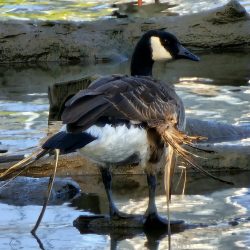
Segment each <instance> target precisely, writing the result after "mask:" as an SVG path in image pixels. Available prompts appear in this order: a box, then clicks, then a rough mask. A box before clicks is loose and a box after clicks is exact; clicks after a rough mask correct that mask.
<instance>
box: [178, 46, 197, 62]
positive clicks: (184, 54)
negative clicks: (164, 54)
mask: <svg viewBox="0 0 250 250" xmlns="http://www.w3.org/2000/svg"><path fill="white" fill-rule="evenodd" d="M178 49H179V52H178V54H177V58H184V59H189V60H192V61H200V58H199V57H198V56H196V55H194V54H192V53H191V52H190V51H189V50H187V49H186V48H185V47H183V46H182V45H179V46H178Z"/></svg>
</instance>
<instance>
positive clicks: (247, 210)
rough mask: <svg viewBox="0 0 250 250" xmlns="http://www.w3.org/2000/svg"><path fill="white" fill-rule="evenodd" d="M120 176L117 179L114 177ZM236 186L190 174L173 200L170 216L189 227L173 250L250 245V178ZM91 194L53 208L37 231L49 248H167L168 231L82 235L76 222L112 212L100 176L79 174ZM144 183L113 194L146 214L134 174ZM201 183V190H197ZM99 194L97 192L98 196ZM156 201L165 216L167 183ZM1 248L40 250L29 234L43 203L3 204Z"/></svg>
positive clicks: (176, 237) (241, 177)
mask: <svg viewBox="0 0 250 250" xmlns="http://www.w3.org/2000/svg"><path fill="white" fill-rule="evenodd" d="M115 178H117V177H115ZM224 178H227V179H233V180H234V181H235V183H236V185H235V187H233V188H231V187H230V188H229V187H228V186H225V185H223V184H218V183H214V181H211V180H208V179H206V178H204V177H201V176H197V175H196V176H195V177H192V176H189V177H188V182H187V189H186V192H187V193H186V195H185V196H182V195H180V192H179V191H178V192H175V195H173V197H172V203H171V208H170V209H171V218H172V219H178V220H180V219H182V220H184V221H185V223H186V225H187V226H188V225H189V228H188V229H186V230H184V231H183V232H180V233H177V234H173V235H172V248H173V249H249V247H250V241H249V236H250V231H249V227H250V188H249V181H250V176H249V175H246V174H245V173H243V174H235V175H231V176H226V177H225V176H224ZM75 179H76V180H77V181H78V182H79V183H80V185H81V187H82V190H83V191H84V192H86V193H87V194H85V195H82V196H81V197H79V198H77V199H75V200H73V201H72V202H69V203H65V204H63V205H60V206H48V208H47V210H46V214H45V217H44V219H43V221H42V224H41V226H40V228H39V229H38V232H37V235H38V237H39V239H40V241H41V242H42V244H43V247H44V249H65V250H66V249H128V250H130V249H131V250H132V249H151V250H153V249H167V245H168V239H167V236H166V235H163V236H157V235H154V236H152V235H151V236H150V235H148V234H147V235H145V234H144V233H143V232H139V233H131V232H129V235H127V236H126V235H123V236H121V235H119V234H115V233H112V234H110V235H105V234H101V233H100V232H99V233H93V232H92V233H89V234H86V233H85V234H80V232H79V231H78V230H77V229H76V228H75V227H73V225H72V223H73V221H74V220H75V219H76V218H77V217H78V216H80V215H89V214H92V213H107V207H108V204H107V200H106V197H105V195H104V190H103V187H102V185H101V183H99V184H97V183H98V180H97V178H96V177H93V176H92V177H86V176H76V177H75ZM137 181H138V182H141V183H144V184H140V185H134V186H133V187H130V189H129V191H128V188H127V187H121V186H120V187H119V185H116V186H115V187H114V188H113V190H114V198H115V200H116V203H117V205H118V207H119V208H120V209H121V210H122V211H124V212H127V213H133V214H143V212H144V211H145V208H146V206H147V188H146V186H145V177H144V176H143V177H142V176H137V177H135V182H137ZM197 186H199V188H197ZM96 193H98V194H96ZM156 204H157V206H158V208H159V212H160V213H161V215H162V216H165V215H166V201H165V195H163V187H161V186H159V187H158V195H157V199H156ZM0 209H1V214H4V216H1V217H0V232H1V234H0V247H1V249H4V250H5V249H39V247H38V243H37V241H36V239H35V238H34V237H33V236H32V235H31V234H30V233H29V231H30V230H31V229H32V226H34V222H35V221H36V219H37V216H38V214H39V212H40V209H41V207H40V206H31V205H27V206H14V205H11V204H8V205H7V204H5V203H4V200H2V201H1V203H0ZM157 247H158V248H157Z"/></svg>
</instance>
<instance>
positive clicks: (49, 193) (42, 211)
mask: <svg viewBox="0 0 250 250" xmlns="http://www.w3.org/2000/svg"><path fill="white" fill-rule="evenodd" d="M59 153H60V150H59V149H55V157H56V162H55V168H54V172H53V174H52V175H51V176H50V179H49V184H48V190H47V197H46V199H45V201H44V204H43V208H42V210H41V212H40V215H39V217H38V219H37V221H36V224H35V226H34V227H33V229H32V230H31V233H32V235H35V234H36V230H37V228H38V227H39V225H40V223H41V221H42V218H43V215H44V213H45V210H46V207H47V205H48V203H49V199H50V195H51V191H52V188H53V183H54V180H55V176H56V169H57V165H58V158H59Z"/></svg>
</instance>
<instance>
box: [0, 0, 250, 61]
mask: <svg viewBox="0 0 250 250" xmlns="http://www.w3.org/2000/svg"><path fill="white" fill-rule="evenodd" d="M150 29H166V30H168V31H170V32H172V33H174V34H176V35H177V36H178V38H179V39H180V40H181V41H182V43H184V44H185V45H186V46H192V47H197V48H199V49H207V48H209V50H210V49H211V48H225V47H244V48H246V47H248V48H249V46H250V18H249V14H248V13H247V12H246V10H245V9H244V8H243V7H242V6H241V5H240V4H239V3H238V2H237V1H235V0H232V1H230V2H229V3H228V4H226V5H225V6H222V7H220V8H217V9H214V10H210V11H206V12H203V13H198V14H192V15H186V16H166V17H165V16H162V17H151V18H148V17H147V18H133V17H131V18H122V19H112V20H111V19H110V20H100V21H95V22H70V21H69V22H62V21H60V22H59V21H58V22H51V21H20V20H9V21H1V22H0V44H1V47H0V61H1V62H2V63H9V62H38V61H47V62H48V61H57V62H69V63H79V62H81V61H86V60H88V61H91V62H96V61H98V62H99V61H102V60H104V61H109V60H113V59H115V60H119V58H120V59H121V58H122V57H123V55H126V56H128V55H129V56H130V55H131V53H132V50H133V48H134V45H135V43H136V41H137V40H138V38H139V37H140V36H141V35H142V33H144V32H145V31H147V30H150Z"/></svg>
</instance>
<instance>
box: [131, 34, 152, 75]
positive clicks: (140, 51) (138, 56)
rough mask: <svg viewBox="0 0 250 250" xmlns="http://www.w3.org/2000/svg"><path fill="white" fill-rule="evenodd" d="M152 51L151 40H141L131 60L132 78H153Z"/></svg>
mask: <svg viewBox="0 0 250 250" xmlns="http://www.w3.org/2000/svg"><path fill="white" fill-rule="evenodd" d="M153 64H154V61H153V60H152V51H151V46H150V42H149V39H147V40H146V39H141V40H140V41H139V42H138V44H137V45H136V47H135V50H134V53H133V56H132V60H131V66H130V70H131V75H132V76H152V68H153Z"/></svg>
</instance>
